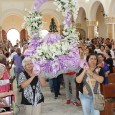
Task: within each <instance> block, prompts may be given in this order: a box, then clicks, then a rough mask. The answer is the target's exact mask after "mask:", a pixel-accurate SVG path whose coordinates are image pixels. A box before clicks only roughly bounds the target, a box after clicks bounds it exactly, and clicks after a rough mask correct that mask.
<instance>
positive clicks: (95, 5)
mask: <svg viewBox="0 0 115 115" xmlns="http://www.w3.org/2000/svg"><path fill="white" fill-rule="evenodd" d="M100 4H101V5H102V6H103V9H104V12H105V7H104V5H103V3H102V2H101V1H99V0H97V1H95V2H93V3H92V5H91V7H90V9H89V14H88V18H89V20H93V21H95V20H96V13H97V9H98V7H99V5H100Z"/></svg>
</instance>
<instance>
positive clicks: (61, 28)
mask: <svg viewBox="0 0 115 115" xmlns="http://www.w3.org/2000/svg"><path fill="white" fill-rule="evenodd" d="M63 29H64V25H60V31H59V33H60V34H62V32H63Z"/></svg>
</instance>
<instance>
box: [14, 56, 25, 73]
mask: <svg viewBox="0 0 115 115" xmlns="http://www.w3.org/2000/svg"><path fill="white" fill-rule="evenodd" d="M23 59H24V56H23V55H18V54H16V55H14V57H13V61H14V63H15V66H16V67H15V72H17V73H21V72H22V71H23V66H22V60H23Z"/></svg>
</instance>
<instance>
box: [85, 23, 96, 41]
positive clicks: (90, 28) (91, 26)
mask: <svg viewBox="0 0 115 115" xmlns="http://www.w3.org/2000/svg"><path fill="white" fill-rule="evenodd" d="M95 26H96V21H87V27H88V34H87V35H88V36H87V37H88V38H89V39H93V38H94V27H95Z"/></svg>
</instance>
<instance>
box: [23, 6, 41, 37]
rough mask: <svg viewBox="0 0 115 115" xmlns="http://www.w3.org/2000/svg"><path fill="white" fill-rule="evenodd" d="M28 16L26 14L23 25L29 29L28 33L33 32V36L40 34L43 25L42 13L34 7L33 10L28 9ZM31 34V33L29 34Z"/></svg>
mask: <svg viewBox="0 0 115 115" xmlns="http://www.w3.org/2000/svg"><path fill="white" fill-rule="evenodd" d="M27 13H28V14H27V16H24V24H23V27H25V29H27V31H28V33H32V36H36V35H39V34H37V33H39V31H40V29H41V25H42V16H41V14H40V13H39V12H38V11H37V10H36V8H34V9H33V10H32V11H27ZM29 35H30V36H31V34H29Z"/></svg>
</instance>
